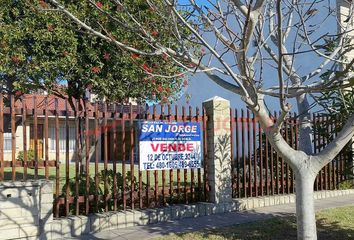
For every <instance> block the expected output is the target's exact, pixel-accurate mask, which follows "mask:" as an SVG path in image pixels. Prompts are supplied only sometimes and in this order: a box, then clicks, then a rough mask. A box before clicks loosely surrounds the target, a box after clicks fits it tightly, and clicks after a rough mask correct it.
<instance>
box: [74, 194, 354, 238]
mask: <svg viewBox="0 0 354 240" xmlns="http://www.w3.org/2000/svg"><path fill="white" fill-rule="evenodd" d="M347 205H354V195H346V196H340V197H334V198H327V199H321V200H315V207H316V210H320V209H326V208H335V207H341V206H347ZM293 213H295V204H293V203H292V204H284V205H277V206H271V207H264V208H257V209H254V210H250V211H242V212H231V213H224V214H216V215H210V216H204V217H199V218H187V219H182V220H178V221H169V222H161V223H157V224H152V225H146V226H136V227H130V228H126V229H117V230H107V231H102V232H100V233H96V234H93V235H86V236H83V237H82V238H81V239H114V240H135V239H139V240H142V239H151V238H156V237H163V236H164V235H168V234H170V233H182V232H189V231H198V230H201V229H206V228H218V227H226V226H231V225H236V224H242V223H247V222H254V221H258V220H263V219H269V218H272V217H274V216H285V215H289V214H293Z"/></svg>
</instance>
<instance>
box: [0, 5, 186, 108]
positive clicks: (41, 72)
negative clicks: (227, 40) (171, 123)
mask: <svg viewBox="0 0 354 240" xmlns="http://www.w3.org/2000/svg"><path fill="white" fill-rule="evenodd" d="M67 3H68V7H69V8H70V9H71V10H72V11H73V12H75V14H78V15H79V16H80V17H83V18H85V21H86V22H89V23H92V24H95V26H97V27H100V26H98V25H97V22H101V24H104V26H102V28H103V29H106V30H109V31H112V29H114V32H112V34H114V36H115V37H116V38H118V39H120V40H122V41H125V42H130V43H132V44H133V45H135V46H140V47H142V46H145V43H144V42H143V41H141V40H138V39H137V38H136V37H134V34H133V33H132V32H129V31H126V30H125V29H123V28H117V27H116V25H113V23H112V21H110V19H111V17H109V16H107V15H102V14H99V9H98V8H97V7H96V6H93V5H92V4H90V3H89V1H83V0H76V1H67ZM128 6H129V8H130V9H131V10H132V11H133V12H134V14H135V15H136V16H137V17H139V19H140V20H143V21H145V22H148V21H153V22H155V23H157V22H160V21H159V19H158V17H157V16H156V15H153V13H152V10H151V9H150V8H149V7H148V5H147V3H146V2H145V1H142V0H135V1H129V4H128ZM104 7H105V9H107V10H109V11H111V13H112V14H113V13H114V15H112V17H114V18H124V12H123V11H116V9H110V7H109V5H108V4H104ZM49 8H50V6H49V5H48V4H47V3H46V2H45V1H35V2H34V1H11V0H6V1H4V2H3V3H2V8H1V10H0V22H1V25H0V38H1V41H0V46H1V48H0V55H1V56H2V57H1V58H0V72H1V73H2V74H1V75H0V80H2V81H3V82H6V83H7V90H9V91H10V92H14V91H16V90H21V92H23V93H26V92H28V91H30V90H31V89H45V90H47V91H49V92H51V93H54V94H57V95H59V96H65V95H68V96H69V97H74V98H82V97H83V96H84V93H85V90H86V89H90V90H91V91H92V92H93V93H95V94H97V95H98V96H99V97H106V98H107V99H109V100H112V101H113V100H117V101H123V100H125V99H127V98H136V99H142V100H146V99H156V100H164V101H167V100H168V99H169V98H170V97H173V96H175V95H176V93H178V92H179V91H180V90H181V87H183V86H182V85H183V82H184V78H183V77H184V76H181V75H179V72H180V69H179V67H178V65H177V64H176V63H174V62H173V61H170V60H169V59H168V58H167V57H161V56H158V57H152V56H149V57H143V56H140V55H139V54H131V53H127V52H125V51H123V50H121V49H119V48H118V47H114V46H112V45H111V44H109V43H108V42H106V41H103V40H101V39H100V38H98V37H95V36H92V35H91V36H89V37H87V36H86V35H84V34H83V29H78V28H77V27H76V26H75V25H74V24H73V23H72V22H71V21H70V20H68V18H67V17H65V16H64V15H62V14H61V13H60V12H57V11H50V10H49ZM162 24H163V22H161V25H159V26H158V25H151V29H150V30H151V31H152V32H153V33H154V34H157V35H159V37H161V38H162V39H164V41H165V43H167V42H168V43H169V44H171V45H173V44H174V43H173V41H171V40H170V37H169V36H168V35H164V34H163V31H161V32H159V30H160V29H161V28H162V27H163V26H162ZM102 31H104V30H102ZM160 74H164V75H166V74H168V75H171V76H174V77H171V78H168V79H166V78H161V77H158V75H160ZM63 86H66V87H63Z"/></svg>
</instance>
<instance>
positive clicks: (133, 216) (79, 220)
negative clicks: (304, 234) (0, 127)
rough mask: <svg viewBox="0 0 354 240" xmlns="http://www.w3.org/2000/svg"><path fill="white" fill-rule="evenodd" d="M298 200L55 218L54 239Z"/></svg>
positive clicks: (339, 192) (331, 194)
mask: <svg viewBox="0 0 354 240" xmlns="http://www.w3.org/2000/svg"><path fill="white" fill-rule="evenodd" d="M348 194H354V189H350V190H336V191H320V192H316V193H315V199H322V198H329V197H336V196H343V195H348ZM293 202H295V195H294V194H290V195H277V196H268V197H257V198H247V199H233V201H232V202H230V203H221V204H213V203H196V204H190V205H172V206H169V207H164V208H158V209H147V210H135V211H129V210H127V211H119V212H109V213H100V214H93V215H90V216H89V217H85V216H78V217H75V216H73V217H69V218H62V219H55V220H54V221H53V225H52V228H51V229H52V231H51V234H49V233H48V236H49V237H50V238H51V239H63V238H66V237H75V236H81V235H85V234H88V233H96V232H99V231H103V230H109V229H119V228H127V227H132V226H138V225H148V224H154V223H158V222H164V221H169V220H178V219H182V218H196V217H201V216H207V215H212V214H218V213H227V212H232V211H242V210H250V209H253V208H258V207H265V206H272V205H279V204H286V203H293Z"/></svg>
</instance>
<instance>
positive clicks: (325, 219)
mask: <svg viewBox="0 0 354 240" xmlns="http://www.w3.org/2000/svg"><path fill="white" fill-rule="evenodd" d="M316 219H317V231H318V239H323V240H325V239H326V240H327V239H343V240H344V239H354V206H349V207H339V208H334V209H326V210H322V211H319V212H317V214H316ZM159 239H160V240H162V239H163V240H180V239H186V240H187V239H188V240H189V239H193V240H226V239H235V240H237V239H240V240H241V239H245V240H246V239H247V240H251V239H252V240H253V239H272V240H278V239H279V240H280V239H288V240H292V239H294V240H296V219H295V217H294V216H290V217H276V218H272V219H268V220H262V221H257V222H253V223H246V224H240V225H235V226H232V227H226V228H217V229H213V230H203V231H198V232H191V233H183V234H172V235H170V236H164V237H163V238H159Z"/></svg>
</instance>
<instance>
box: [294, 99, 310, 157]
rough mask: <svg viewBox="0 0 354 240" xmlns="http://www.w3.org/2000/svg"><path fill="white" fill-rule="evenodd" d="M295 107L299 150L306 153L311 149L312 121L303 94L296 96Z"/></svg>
mask: <svg viewBox="0 0 354 240" xmlns="http://www.w3.org/2000/svg"><path fill="white" fill-rule="evenodd" d="M296 100H297V109H298V112H299V123H300V126H299V150H300V151H303V152H305V153H306V154H308V155H311V154H312V153H313V150H312V145H313V143H312V122H311V113H310V104H309V102H308V99H307V97H306V95H305V94H303V95H301V96H299V97H297V99H296Z"/></svg>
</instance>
